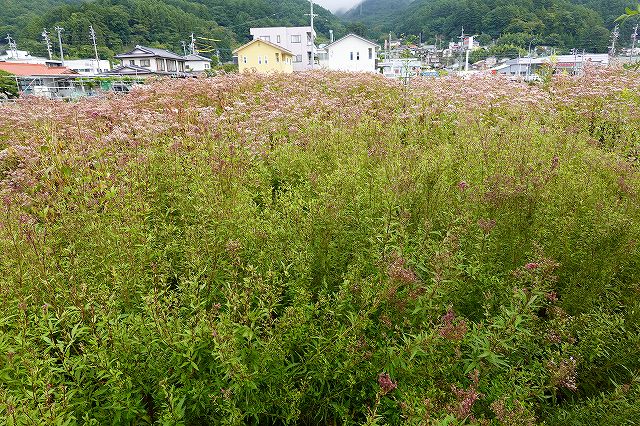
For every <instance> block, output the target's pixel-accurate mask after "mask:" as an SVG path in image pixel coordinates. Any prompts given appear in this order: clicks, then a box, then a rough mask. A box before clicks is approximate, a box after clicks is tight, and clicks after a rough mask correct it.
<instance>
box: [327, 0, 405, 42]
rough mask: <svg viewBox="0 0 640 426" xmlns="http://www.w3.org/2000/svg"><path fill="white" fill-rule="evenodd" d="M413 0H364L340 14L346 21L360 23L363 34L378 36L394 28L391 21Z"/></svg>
mask: <svg viewBox="0 0 640 426" xmlns="http://www.w3.org/2000/svg"><path fill="white" fill-rule="evenodd" d="M412 1H413V0H393V1H390V0H365V1H363V2H362V3H360V4H358V5H356V6H354V7H353V8H351V9H350V10H347V11H346V12H344V13H343V14H341V15H340V18H342V19H343V20H345V21H346V22H349V23H351V25H353V23H360V24H362V27H363V28H364V33H363V35H367V36H371V37H378V36H380V35H382V34H385V33H388V32H389V31H392V30H395V28H393V22H394V21H395V20H396V18H397V17H398V16H399V15H400V14H401V13H402V12H403V11H405V10H406V9H407V7H408V6H409V3H411V2H412Z"/></svg>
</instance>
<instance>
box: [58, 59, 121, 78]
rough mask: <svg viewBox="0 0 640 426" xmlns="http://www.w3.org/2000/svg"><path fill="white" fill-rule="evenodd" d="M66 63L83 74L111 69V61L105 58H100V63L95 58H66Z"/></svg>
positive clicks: (68, 66) (94, 73)
mask: <svg viewBox="0 0 640 426" xmlns="http://www.w3.org/2000/svg"><path fill="white" fill-rule="evenodd" d="M64 65H65V66H66V67H67V68H69V69H72V70H74V71H77V72H78V73H80V74H81V75H97V74H100V73H101V72H104V71H108V70H110V69H111V62H109V61H107V60H104V59H101V60H100V64H98V62H97V61H96V60H95V59H71V60H65V61H64Z"/></svg>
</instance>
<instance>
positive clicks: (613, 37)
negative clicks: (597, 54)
mask: <svg viewBox="0 0 640 426" xmlns="http://www.w3.org/2000/svg"><path fill="white" fill-rule="evenodd" d="M619 36H620V29H619V28H618V26H617V25H616V26H615V28H614V29H613V33H611V47H610V48H609V55H611V56H614V55H615V54H616V41H618V37H619Z"/></svg>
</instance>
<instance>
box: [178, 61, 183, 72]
mask: <svg viewBox="0 0 640 426" xmlns="http://www.w3.org/2000/svg"><path fill="white" fill-rule="evenodd" d="M178 71H180V72H184V62H178Z"/></svg>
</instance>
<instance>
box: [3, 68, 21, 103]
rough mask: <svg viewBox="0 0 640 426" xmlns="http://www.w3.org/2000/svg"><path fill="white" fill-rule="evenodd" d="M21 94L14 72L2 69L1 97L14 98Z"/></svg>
mask: <svg viewBox="0 0 640 426" xmlns="http://www.w3.org/2000/svg"><path fill="white" fill-rule="evenodd" d="M18 95H19V92H18V85H17V84H16V80H15V77H14V76H13V74H9V73H8V72H6V71H2V70H0V98H4V99H14V98H17V97H18Z"/></svg>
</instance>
